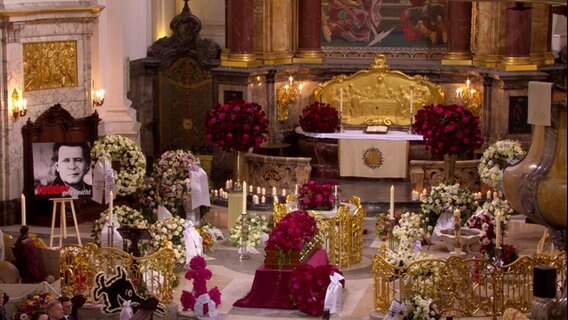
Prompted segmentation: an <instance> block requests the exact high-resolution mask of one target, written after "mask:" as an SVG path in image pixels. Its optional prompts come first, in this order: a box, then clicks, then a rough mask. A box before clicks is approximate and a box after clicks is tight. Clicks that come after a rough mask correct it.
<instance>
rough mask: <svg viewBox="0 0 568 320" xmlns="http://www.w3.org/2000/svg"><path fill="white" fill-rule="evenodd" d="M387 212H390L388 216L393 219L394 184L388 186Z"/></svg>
mask: <svg viewBox="0 0 568 320" xmlns="http://www.w3.org/2000/svg"><path fill="white" fill-rule="evenodd" d="M389 213H390V218H391V219H394V186H393V185H391V188H390V209H389Z"/></svg>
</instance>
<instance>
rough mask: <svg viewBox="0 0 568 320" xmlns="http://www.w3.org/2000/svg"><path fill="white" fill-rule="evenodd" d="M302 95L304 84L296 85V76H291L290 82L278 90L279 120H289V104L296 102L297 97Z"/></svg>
mask: <svg viewBox="0 0 568 320" xmlns="http://www.w3.org/2000/svg"><path fill="white" fill-rule="evenodd" d="M301 95H302V84H301V83H300V84H298V85H295V84H294V78H293V77H292V76H290V77H289V78H288V83H287V84H285V85H283V86H281V87H280V88H278V90H277V96H276V104H277V106H278V108H277V109H278V110H277V111H278V112H277V118H278V121H279V122H284V121H286V120H288V106H289V105H290V104H292V103H295V102H296V98H297V97H298V96H301Z"/></svg>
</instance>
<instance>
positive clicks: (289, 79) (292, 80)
mask: <svg viewBox="0 0 568 320" xmlns="http://www.w3.org/2000/svg"><path fill="white" fill-rule="evenodd" d="M288 81H289V82H290V85H292V82H294V78H293V77H292V76H289V77H288Z"/></svg>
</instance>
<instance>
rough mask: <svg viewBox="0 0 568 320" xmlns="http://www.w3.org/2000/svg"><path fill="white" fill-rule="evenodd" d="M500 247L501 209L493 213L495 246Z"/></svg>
mask: <svg viewBox="0 0 568 320" xmlns="http://www.w3.org/2000/svg"><path fill="white" fill-rule="evenodd" d="M500 247H501V211H500V210H499V211H497V212H496V213H495V248H497V249H498V248H500Z"/></svg>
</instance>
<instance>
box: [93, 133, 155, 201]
mask: <svg viewBox="0 0 568 320" xmlns="http://www.w3.org/2000/svg"><path fill="white" fill-rule="evenodd" d="M105 155H108V156H109V157H110V159H109V160H110V161H118V162H119V163H120V172H116V170H114V169H113V172H114V177H115V190H116V195H119V196H126V195H130V194H133V193H134V192H136V191H137V190H138V189H139V188H140V186H142V182H143V181H144V176H145V175H146V157H145V156H144V154H143V153H142V151H141V149H140V147H139V146H138V145H137V144H136V143H134V141H132V140H130V139H128V138H126V137H123V136H120V135H108V136H105V137H103V138H101V139H99V140H97V141H95V144H94V146H93V148H92V149H91V165H92V167H94V166H95V164H96V162H97V161H98V160H99V159H100V158H101V157H103V156H105Z"/></svg>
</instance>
